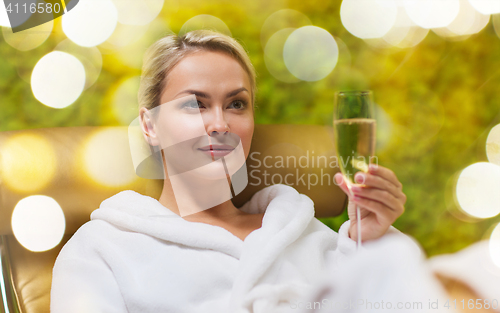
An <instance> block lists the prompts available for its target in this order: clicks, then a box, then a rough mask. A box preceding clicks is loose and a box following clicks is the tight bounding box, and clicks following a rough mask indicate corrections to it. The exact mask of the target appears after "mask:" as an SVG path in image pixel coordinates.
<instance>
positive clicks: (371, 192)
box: [351, 185, 404, 215]
mask: <svg viewBox="0 0 500 313" xmlns="http://www.w3.org/2000/svg"><path fill="white" fill-rule="evenodd" d="M351 188H352V192H353V193H354V196H358V197H361V198H365V199H370V200H375V201H378V202H380V203H382V204H384V205H386V206H387V207H388V208H389V209H391V210H393V211H395V212H397V213H399V214H400V215H401V214H403V210H404V206H403V205H402V203H401V201H400V200H399V199H398V198H396V197H394V195H392V194H391V193H390V192H388V191H387V190H382V189H376V188H370V187H363V186H358V185H354V186H352V187H351Z"/></svg>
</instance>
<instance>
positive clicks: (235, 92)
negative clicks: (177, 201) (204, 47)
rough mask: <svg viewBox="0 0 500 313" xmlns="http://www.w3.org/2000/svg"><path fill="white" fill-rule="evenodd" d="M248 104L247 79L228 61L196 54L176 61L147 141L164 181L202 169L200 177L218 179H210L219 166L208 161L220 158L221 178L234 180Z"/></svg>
mask: <svg viewBox="0 0 500 313" xmlns="http://www.w3.org/2000/svg"><path fill="white" fill-rule="evenodd" d="M251 101H252V95H251V85H250V79H249V76H248V74H247V73H246V72H245V70H244V69H243V68H242V67H241V65H240V64H239V63H238V61H236V60H235V59H234V58H232V57H231V56H229V55H227V54H225V53H221V52H211V51H197V52H194V53H192V54H190V55H188V56H186V57H185V58H184V59H182V60H181V61H180V62H179V63H178V64H177V65H176V66H175V67H174V68H173V69H172V70H171V71H170V73H169V74H168V76H167V80H166V84H165V87H164V90H163V93H162V94H161V98H160V103H161V105H160V106H159V107H158V108H155V109H153V110H156V111H157V112H156V117H155V118H154V127H153V128H154V134H153V137H155V138H156V140H157V141H156V142H157V144H159V145H160V147H161V149H163V152H164V155H165V158H166V162H167V168H168V174H169V176H172V175H175V174H178V173H182V172H186V171H189V170H194V169H196V168H201V167H203V166H204V165H208V167H207V166H204V167H203V168H204V170H203V176H206V175H208V176H210V175H215V176H220V175H216V174H215V173H216V172H217V173H219V174H220V173H221V168H218V167H221V165H220V163H221V162H214V161H216V160H218V159H221V158H222V157H225V158H224V160H225V162H226V165H224V166H227V168H226V169H225V170H226V173H227V170H228V169H229V172H231V173H230V174H231V175H232V174H234V171H236V170H237V169H239V167H241V165H243V164H244V161H245V159H246V158H247V156H248V153H249V150H250V144H251V141H252V135H253V130H254V116H253V107H252V102H251ZM207 135H208V136H207ZM216 163H219V164H218V165H217V164H216ZM231 164H232V166H231ZM174 171H175V172H174ZM222 173H224V169H222ZM224 176H225V175H224Z"/></svg>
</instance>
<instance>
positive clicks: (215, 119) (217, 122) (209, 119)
mask: <svg viewBox="0 0 500 313" xmlns="http://www.w3.org/2000/svg"><path fill="white" fill-rule="evenodd" d="M207 115H208V116H207ZM207 115H205V117H204V118H205V119H206V120H205V124H206V130H207V134H208V135H209V136H214V135H216V134H227V133H228V132H229V131H230V129H229V124H228V121H227V120H226V116H225V114H224V112H223V111H222V109H220V108H217V109H214V110H212V112H210V114H207Z"/></svg>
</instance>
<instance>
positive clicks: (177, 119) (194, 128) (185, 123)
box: [158, 114, 206, 148]
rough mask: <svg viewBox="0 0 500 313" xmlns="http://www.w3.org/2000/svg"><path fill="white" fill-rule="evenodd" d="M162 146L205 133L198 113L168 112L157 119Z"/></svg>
mask: <svg viewBox="0 0 500 313" xmlns="http://www.w3.org/2000/svg"><path fill="white" fill-rule="evenodd" d="M158 122H159V123H158V130H159V134H158V135H159V139H160V142H161V145H162V148H165V147H168V146H171V145H174V144H177V143H181V142H184V141H187V140H190V139H193V138H196V137H200V136H204V135H206V131H205V126H204V124H203V120H202V119H201V115H199V114H168V115H167V116H163V118H161V119H159V120H158Z"/></svg>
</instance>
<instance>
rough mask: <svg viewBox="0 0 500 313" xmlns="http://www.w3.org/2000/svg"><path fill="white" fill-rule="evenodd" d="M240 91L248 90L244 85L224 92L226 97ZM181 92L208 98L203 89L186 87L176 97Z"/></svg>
mask: <svg viewBox="0 0 500 313" xmlns="http://www.w3.org/2000/svg"><path fill="white" fill-rule="evenodd" d="M242 91H246V92H248V89H246V88H245V87H241V88H238V89H235V90H233V91H230V92H228V93H227V94H226V97H227V98H228V97H232V96H235V95H237V94H239V93H240V92H242ZM183 93H189V94H194V95H196V96H197V97H200V98H205V99H210V96H209V95H208V94H207V93H205V92H203V91H198V90H193V89H186V90H183V91H181V92H179V93H178V94H177V95H176V97H177V96H178V95H180V94H183Z"/></svg>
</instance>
